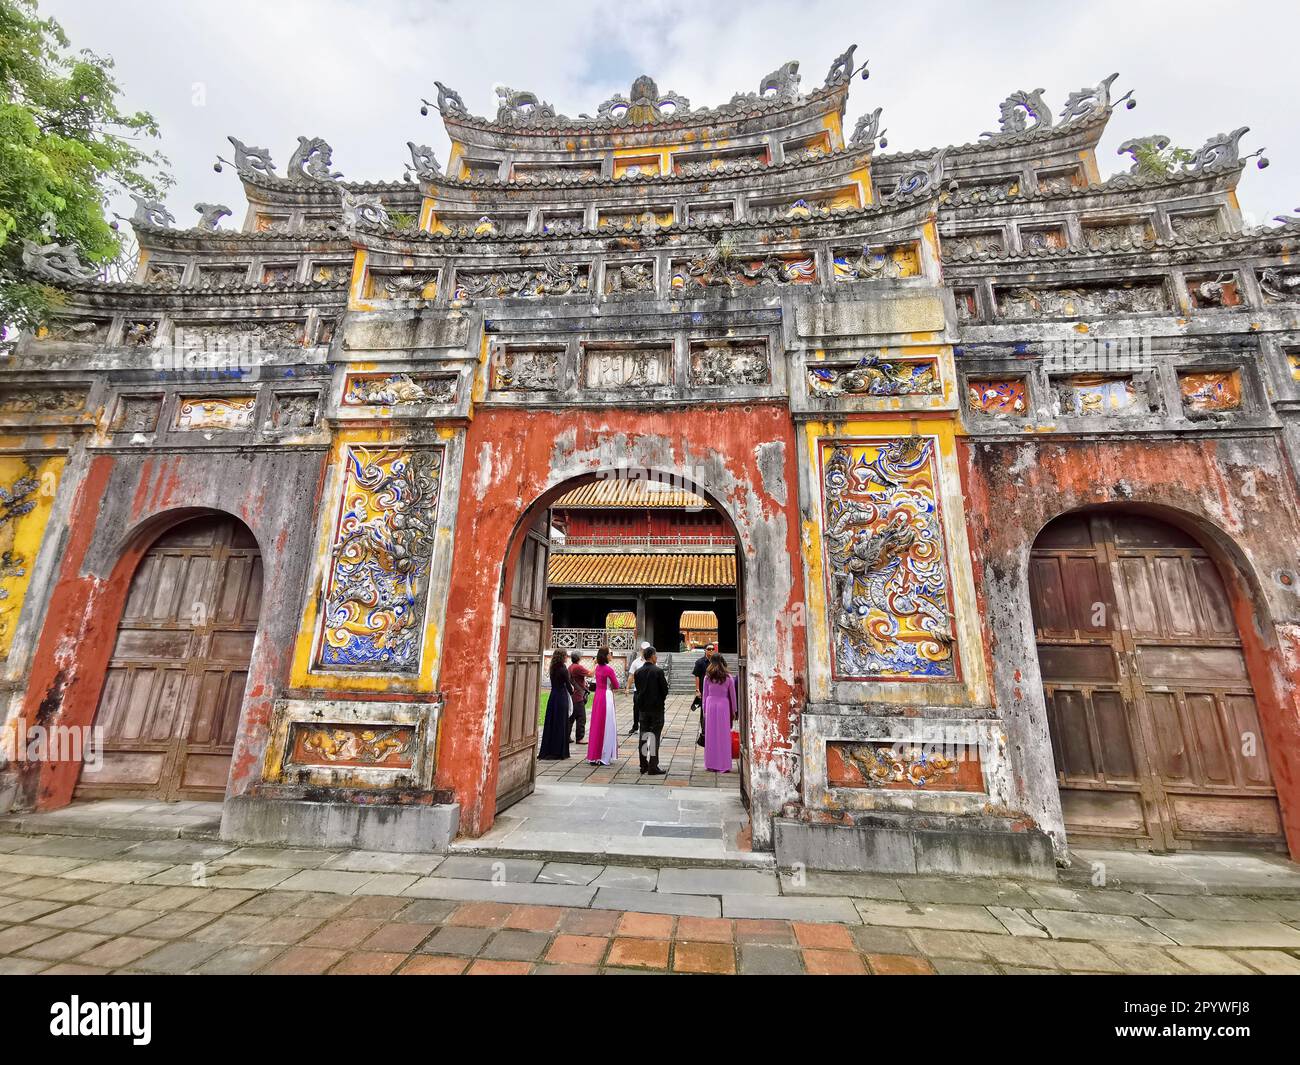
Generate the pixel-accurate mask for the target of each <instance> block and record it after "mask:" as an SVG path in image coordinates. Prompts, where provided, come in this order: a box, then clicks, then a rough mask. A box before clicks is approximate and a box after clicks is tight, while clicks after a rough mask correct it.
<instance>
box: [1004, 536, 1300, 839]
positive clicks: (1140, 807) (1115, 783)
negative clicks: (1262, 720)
mask: <svg viewBox="0 0 1300 1065" xmlns="http://www.w3.org/2000/svg"><path fill="white" fill-rule="evenodd" d="M1030 595H1031V599H1032V602H1033V612H1034V625H1035V634H1036V638H1037V641H1038V657H1039V664H1040V666H1041V668H1042V674H1043V685H1044V692H1045V697H1046V702H1047V716H1048V727H1049V730H1050V733H1051V741H1052V752H1053V756H1054V758H1055V761H1056V771H1057V781H1058V784H1059V785H1060V788H1061V805H1062V809H1063V812H1064V815H1065V823H1066V830H1067V832H1068V833H1069V835H1070V836H1071V838H1072V839H1087V838H1088V837H1105V838H1109V839H1122V840H1125V841H1127V842H1129V843H1131V844H1134V845H1137V846H1141V847H1148V848H1150V849H1153V850H1162V851H1163V850H1176V849H1181V848H1187V847H1193V846H1197V845H1206V846H1212V845H1223V844H1225V843H1226V844H1233V843H1238V844H1250V845H1267V846H1278V845H1280V844H1281V841H1282V828H1281V819H1280V816H1279V813H1278V806H1277V798H1276V792H1275V791H1274V789H1273V783H1272V777H1271V774H1270V772H1269V767H1268V755H1267V752H1266V751H1265V749H1264V741H1263V736H1262V735H1261V733H1260V727H1259V716H1258V711H1257V708H1256V704H1255V695H1254V691H1253V689H1252V688H1251V684H1250V679H1249V676H1248V675H1247V672H1246V663H1245V658H1244V656H1243V654H1242V648H1241V637H1240V634H1239V633H1238V631H1237V627H1236V623H1235V621H1234V619H1233V614H1232V610H1231V607H1230V604H1229V601H1228V596H1227V591H1226V589H1225V588H1224V584H1223V580H1222V578H1221V577H1220V575H1219V571H1218V569H1217V568H1216V566H1215V564H1214V561H1213V560H1212V559H1211V558H1210V557H1209V555H1207V554H1206V552H1205V550H1204V549H1203V548H1201V547H1200V545H1199V544H1197V543H1196V542H1195V541H1194V540H1192V539H1191V538H1190V537H1188V536H1187V535H1186V534H1185V533H1183V532H1181V531H1180V530H1178V529H1175V528H1174V527H1172V526H1169V525H1166V524H1164V523H1163V522H1158V521H1154V520H1152V519H1149V518H1145V517H1140V516H1135V515H1113V516H1111V515H1107V516H1102V515H1099V514H1076V515H1067V516H1066V517H1064V518H1060V519H1058V520H1057V521H1055V522H1053V523H1052V524H1050V525H1048V526H1047V528H1045V529H1044V530H1043V532H1042V533H1041V534H1040V536H1039V538H1038V541H1037V542H1036V543H1035V545H1034V550H1033V553H1032V556H1031V561H1030Z"/></svg>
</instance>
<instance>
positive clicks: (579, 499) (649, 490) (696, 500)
mask: <svg viewBox="0 0 1300 1065" xmlns="http://www.w3.org/2000/svg"><path fill="white" fill-rule="evenodd" d="M552 506H555V507H570V508H574V507H671V508H676V509H685V508H688V507H690V508H695V509H702V508H707V507H708V506H709V503H708V501H707V500H705V499H702V498H701V497H700V496H697V495H696V494H695V493H694V492H688V491H687V490H686V489H684V488H678V487H677V486H675V485H671V484H665V483H664V482H663V481H651V480H646V479H645V478H642V477H631V478H605V479H603V480H599V481H592V482H591V484H584V485H583V486H582V487H581V488H575V489H574V490H573V491H572V492H566V493H565V494H564V495H562V496H560V498H559V499H557V500H556V501H555V502H554V503H553V504H552Z"/></svg>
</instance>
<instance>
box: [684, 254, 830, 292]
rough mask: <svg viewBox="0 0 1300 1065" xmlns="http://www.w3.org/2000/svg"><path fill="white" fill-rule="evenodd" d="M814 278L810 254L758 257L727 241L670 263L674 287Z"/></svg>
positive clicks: (794, 282) (752, 284) (743, 285)
mask: <svg viewBox="0 0 1300 1065" xmlns="http://www.w3.org/2000/svg"><path fill="white" fill-rule="evenodd" d="M816 280H817V266H816V263H815V262H814V260H813V257H812V255H786V256H782V255H775V254H769V255H766V256H764V257H762V258H758V259H756V258H753V257H752V256H750V255H742V254H739V253H737V252H736V251H735V250H734V249H733V248H732V247H731V246H730V245H728V244H726V243H721V244H717V245H715V246H714V247H713V248H711V249H710V250H709V251H707V252H705V253H704V254H703V255H699V256H696V257H695V258H693V259H687V260H685V261H683V262H678V263H674V264H673V276H672V282H671V287H672V288H673V290H674V291H688V292H689V291H693V290H700V289H710V288H727V289H736V288H752V287H756V286H761V285H797V284H809V283H811V282H814V281H816Z"/></svg>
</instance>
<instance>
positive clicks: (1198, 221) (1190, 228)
mask: <svg viewBox="0 0 1300 1065" xmlns="http://www.w3.org/2000/svg"><path fill="white" fill-rule="evenodd" d="M1169 224H1170V226H1171V227H1173V231H1174V236H1176V237H1177V238H1178V239H1179V240H1186V241H1196V242H1200V241H1203V240H1215V239H1216V238H1217V237H1218V236H1219V233H1220V231H1219V215H1218V212H1214V211H1211V212H1207V213H1205V214H1171V215H1170V216H1169Z"/></svg>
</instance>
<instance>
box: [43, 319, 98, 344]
mask: <svg viewBox="0 0 1300 1065" xmlns="http://www.w3.org/2000/svg"><path fill="white" fill-rule="evenodd" d="M112 324H113V323H112V322H110V321H109V320H108V319H106V318H99V319H93V318H54V319H51V320H50V321H49V322H48V323H46V325H45V327H44V329H43V331H42V332H41V333H40V334H39V335H38V337H37V339H38V340H57V341H62V342H64V343H73V344H106V343H107V342H108V334H109V331H110V329H111V328H112Z"/></svg>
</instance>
